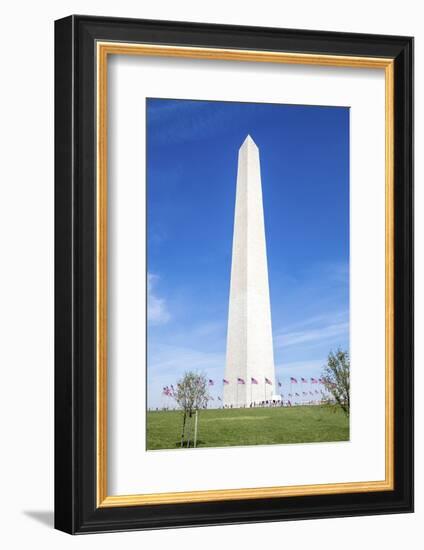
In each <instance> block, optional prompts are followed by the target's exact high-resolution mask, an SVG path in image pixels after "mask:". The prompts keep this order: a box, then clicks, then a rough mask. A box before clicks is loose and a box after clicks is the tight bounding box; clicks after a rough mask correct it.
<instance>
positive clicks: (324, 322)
mask: <svg viewBox="0 0 424 550" xmlns="http://www.w3.org/2000/svg"><path fill="white" fill-rule="evenodd" d="M346 316H347V314H343V315H340V314H338V315H337V314H335V315H334V316H332V315H328V316H327V317H315V318H311V319H306V320H305V321H304V322H303V323H301V324H298V325H295V326H294V327H292V330H287V331H285V332H277V334H275V336H274V345H275V346H276V347H277V348H284V347H288V346H294V345H298V344H309V343H313V342H323V341H329V340H334V339H338V338H340V337H345V336H346V335H347V334H348V332H349V321H348V320H346ZM313 325H316V326H313Z"/></svg>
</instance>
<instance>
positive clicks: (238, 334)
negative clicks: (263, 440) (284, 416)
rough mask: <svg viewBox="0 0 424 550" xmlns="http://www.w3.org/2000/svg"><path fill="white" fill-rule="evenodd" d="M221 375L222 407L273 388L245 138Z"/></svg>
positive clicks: (251, 146) (261, 253) (259, 237)
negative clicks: (222, 386) (224, 352)
mask: <svg viewBox="0 0 424 550" xmlns="http://www.w3.org/2000/svg"><path fill="white" fill-rule="evenodd" d="M252 377H253V378H255V379H256V380H257V381H258V384H251V378H252ZM265 377H266V378H268V379H269V380H271V382H272V386H271V385H266V384H265ZM237 378H242V379H243V380H244V381H245V384H244V385H242V384H237ZM225 379H226V380H228V381H229V382H230V384H228V385H225V386H224V405H227V406H230V405H232V406H233V407H237V406H245V405H247V406H249V405H250V403H251V402H258V401H262V400H265V399H270V398H271V396H272V394H273V393H276V392H277V388H276V387H275V368H274V353H273V343H272V327H271V309H270V299H269V283H268V265H267V256H266V241H265V226H264V213H263V204H262V187H261V175H260V162H259V150H258V148H257V146H256V144H255V142H254V141H253V140H252V138H251V137H250V136H247V138H246V140H245V141H244V143H243V145H242V146H241V148H240V151H239V158H238V173H237V191H236V206H235V216H234V234H233V251H232V264H231V286H230V302H229V311H228V333H227V360H226V368H225Z"/></svg>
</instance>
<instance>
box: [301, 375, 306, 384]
mask: <svg viewBox="0 0 424 550" xmlns="http://www.w3.org/2000/svg"><path fill="white" fill-rule="evenodd" d="M301 380H302V382H303V383H304V384H306V382H307V380H306V378H303V376H302V378H301Z"/></svg>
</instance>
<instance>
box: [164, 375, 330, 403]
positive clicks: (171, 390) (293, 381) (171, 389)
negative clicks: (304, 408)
mask: <svg viewBox="0 0 424 550" xmlns="http://www.w3.org/2000/svg"><path fill="white" fill-rule="evenodd" d="M264 378H265V384H268V385H270V386H272V382H271V380H270V379H269V378H267V377H266V376H265V377H264ZM309 381H310V383H311V384H324V380H323V379H322V378H310V379H309ZM222 383H223V384H224V385H227V384H230V381H229V380H227V379H226V378H223V379H222ZM250 383H251V384H259V382H258V380H257V379H256V378H253V376H252V377H251V378H250ZM298 383H299V382H298V380H297V378H294V377H293V376H291V377H290V384H298ZM300 383H301V384H308V379H307V378H303V377H301V378H300ZM237 384H242V385H244V384H246V381H245V380H244V379H243V378H237ZM277 384H278V387H280V388H281V387H282V383H281V382H280V381H279V380H278V381H277ZM208 385H209V386H214V385H215V381H214V380H212V379H211V378H209V380H208ZM327 385H329V383H328V382H327ZM332 385H334V384H332ZM174 391H175V390H174V386H173V385H172V384H171V385H170V386H165V387H164V388H163V391H162V394H163V395H166V396H168V397H172V396H173V394H174ZM315 394H317V395H319V394H322V395H324V392H323V391H322V390H320V391H318V390H315ZM287 395H288V397H294V396H296V397H300V394H299V393H297V392H295V393H294V394H292V393H289V394H287ZM302 395H304V396H307V395H314V392H312V391H309V393H308V392H305V391H302ZM282 397H284V395H282ZM210 399H211V400H212V401H213V400H214V398H213V397H210ZM217 399H218V401H222V399H221V398H220V397H218V398H217Z"/></svg>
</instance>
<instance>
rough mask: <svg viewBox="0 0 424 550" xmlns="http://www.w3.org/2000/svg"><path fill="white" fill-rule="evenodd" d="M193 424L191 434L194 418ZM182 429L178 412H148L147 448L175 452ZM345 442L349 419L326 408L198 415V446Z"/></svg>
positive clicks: (347, 435)
mask: <svg viewBox="0 0 424 550" xmlns="http://www.w3.org/2000/svg"><path fill="white" fill-rule="evenodd" d="M192 421H193V424H192V427H193V430H192V432H194V418H193V419H192ZM181 426H182V413H181V412H180V411H149V412H148V413H147V449H148V450H154V449H178V448H179V447H180V444H181V439H180V438H181ZM347 440H349V420H348V418H347V417H346V415H345V414H344V413H343V412H342V411H341V410H339V409H335V408H334V407H328V406H325V405H323V406H298V407H287V408H285V407H284V408H283V407H276V408H254V409H250V408H249V409H209V410H202V411H200V412H199V421H198V434H197V446H198V447H227V446H234V445H272V444H282V443H313V442H319V441H321V442H322V441H347Z"/></svg>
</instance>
